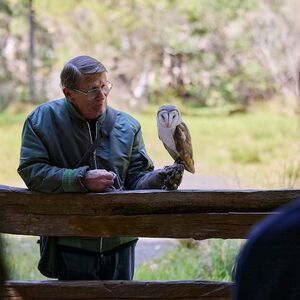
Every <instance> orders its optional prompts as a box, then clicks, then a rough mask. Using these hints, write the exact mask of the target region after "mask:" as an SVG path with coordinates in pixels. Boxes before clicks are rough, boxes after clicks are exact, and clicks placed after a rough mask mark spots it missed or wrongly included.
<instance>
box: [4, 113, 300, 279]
mask: <svg viewBox="0 0 300 300" xmlns="http://www.w3.org/2000/svg"><path fill="white" fill-rule="evenodd" d="M154 116H155V111H150V112H148V113H145V114H143V115H139V114H135V117H136V118H137V119H138V120H139V121H140V123H141V125H142V131H143V135H144V141H145V144H146V148H147V150H148V152H149V155H150V156H151V157H152V159H153V161H154V163H155V165H156V167H159V166H163V165H167V164H172V163H173V161H172V159H171V158H170V156H169V154H168V153H167V151H166V150H165V149H164V147H163V145H162V143H161V142H160V140H159V139H158V137H157V132H156V124H155V117H154ZM25 118H26V115H25V114H17V115H14V114H9V113H2V114H0V135H1V147H0V160H1V164H0V183H1V184H6V185H12V186H24V184H23V182H22V181H21V179H20V178H19V177H18V174H17V171H16V170H17V167H18V160H19V148H20V141H21V138H20V137H21V131H22V126H23V122H24V120H25ZM183 119H184V122H185V123H186V124H187V125H188V127H189V129H190V131H191V136H192V141H193V149H194V160H195V167H196V175H194V176H195V178H196V176H197V174H201V175H202V176H205V175H216V174H217V175H218V176H221V177H230V178H235V180H236V183H237V188H296V187H299V178H300V159H299V157H298V156H299V127H298V121H299V120H298V117H297V116H296V115H294V116H285V115H279V114H273V113H271V112H269V111H258V112H252V113H249V114H240V115H238V114H237V115H234V116H231V117H228V115H226V114H223V113H215V114H214V113H207V112H205V113H203V114H201V112H199V111H198V110H195V111H193V113H188V114H186V115H183ZM201 188H205V187H203V186H202V187H201ZM220 188H222V187H221V186H220ZM36 240H37V238H36V237H20V236H10V235H6V236H5V239H4V242H5V252H6V257H7V261H8V269H9V270H10V277H11V278H14V279H41V278H43V277H42V276H41V275H40V274H39V273H38V271H37V270H36V265H37V260H38V257H39V253H38V246H37V244H36ZM240 245H241V242H240V241H235V240H229V241H221V240H208V241H203V242H201V243H199V245H197V246H196V247H193V248H191V249H190V248H188V247H184V246H183V245H180V246H179V248H177V249H175V250H174V251H173V250H172V251H169V252H168V253H166V254H165V255H164V256H163V257H162V258H161V259H159V260H155V261H151V262H148V263H145V264H143V265H141V266H140V267H139V268H138V270H137V272H136V276H135V279H143V280H151V279H156V280H170V279H206V280H230V278H231V269H232V266H233V262H234V259H235V256H236V254H237V253H238V250H239V247H240Z"/></svg>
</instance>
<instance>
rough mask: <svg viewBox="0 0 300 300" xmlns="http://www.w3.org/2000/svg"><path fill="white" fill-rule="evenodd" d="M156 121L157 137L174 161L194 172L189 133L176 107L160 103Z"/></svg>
mask: <svg viewBox="0 0 300 300" xmlns="http://www.w3.org/2000/svg"><path fill="white" fill-rule="evenodd" d="M156 121H157V131H158V137H159V139H160V140H161V141H162V142H163V144H164V146H165V148H166V149H167V151H168V152H169V154H170V155H171V156H172V158H173V159H174V161H175V163H177V164H182V165H183V166H184V168H185V170H187V171H189V172H191V173H195V167H194V159H193V149H192V141H191V135H190V132H189V129H188V127H187V126H186V125H185V123H184V122H183V121H182V118H181V115H180V112H179V110H178V108H177V107H176V106H174V105H169V104H166V105H162V106H161V107H160V108H159V109H158V112H157V117H156Z"/></svg>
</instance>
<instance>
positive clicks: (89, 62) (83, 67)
mask: <svg viewBox="0 0 300 300" xmlns="http://www.w3.org/2000/svg"><path fill="white" fill-rule="evenodd" d="M103 72H107V69H106V68H105V67H104V65H103V64H102V63H101V62H99V61H98V60H96V59H95V58H92V57H90V56H87V55H80V56H76V57H74V58H72V59H71V60H69V61H68V62H67V63H66V64H65V65H64V67H63V69H62V71H61V73H60V83H61V86H62V87H68V88H77V87H78V85H79V82H80V78H81V75H82V74H83V75H87V74H98V73H103Z"/></svg>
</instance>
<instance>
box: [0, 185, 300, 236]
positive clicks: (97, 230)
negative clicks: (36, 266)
mask: <svg viewBox="0 0 300 300" xmlns="http://www.w3.org/2000/svg"><path fill="white" fill-rule="evenodd" d="M299 196H300V191H299V190H271V191H256V190H246V191H231V190H222V191H204V190H179V191H160V190H147V191H122V192H114V193H88V194H79V193H64V194H46V193H37V192H31V191H28V190H26V189H17V188H12V187H7V186H0V232H2V233H13V234H27V235H54V236H55V235H62V236H140V237H170V238H189V237H192V238H195V239H204V238H213V237H219V238H243V237H244V236H245V234H246V232H247V231H248V230H249V228H250V227H251V226H252V225H253V224H254V223H256V222H257V221H259V220H260V219H261V218H263V217H264V216H266V214H268V213H270V212H272V211H273V210H274V209H276V208H277V207H278V206H280V205H282V204H285V203H287V202H289V201H292V200H293V199H295V198H297V197H299Z"/></svg>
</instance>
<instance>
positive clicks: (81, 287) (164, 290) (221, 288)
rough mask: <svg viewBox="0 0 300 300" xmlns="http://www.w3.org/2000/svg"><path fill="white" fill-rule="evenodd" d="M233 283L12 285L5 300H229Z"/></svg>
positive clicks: (5, 295)
mask: <svg viewBox="0 0 300 300" xmlns="http://www.w3.org/2000/svg"><path fill="white" fill-rule="evenodd" d="M230 290H231V283H229V282H209V281H152V282H144V281H65V282H64V281H56V280H52V281H11V282H7V283H6V284H5V294H4V299H6V300H12V299H13V300H21V299H22V300H38V299H43V300H45V299H48V300H50V299H53V300H54V299H60V300H63V299H93V300H95V299H99V300H100V299H148V300H150V299H152V300H154V299H156V300H157V299H173V300H174V299H176V300H181V299H201V300H225V299H230Z"/></svg>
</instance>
